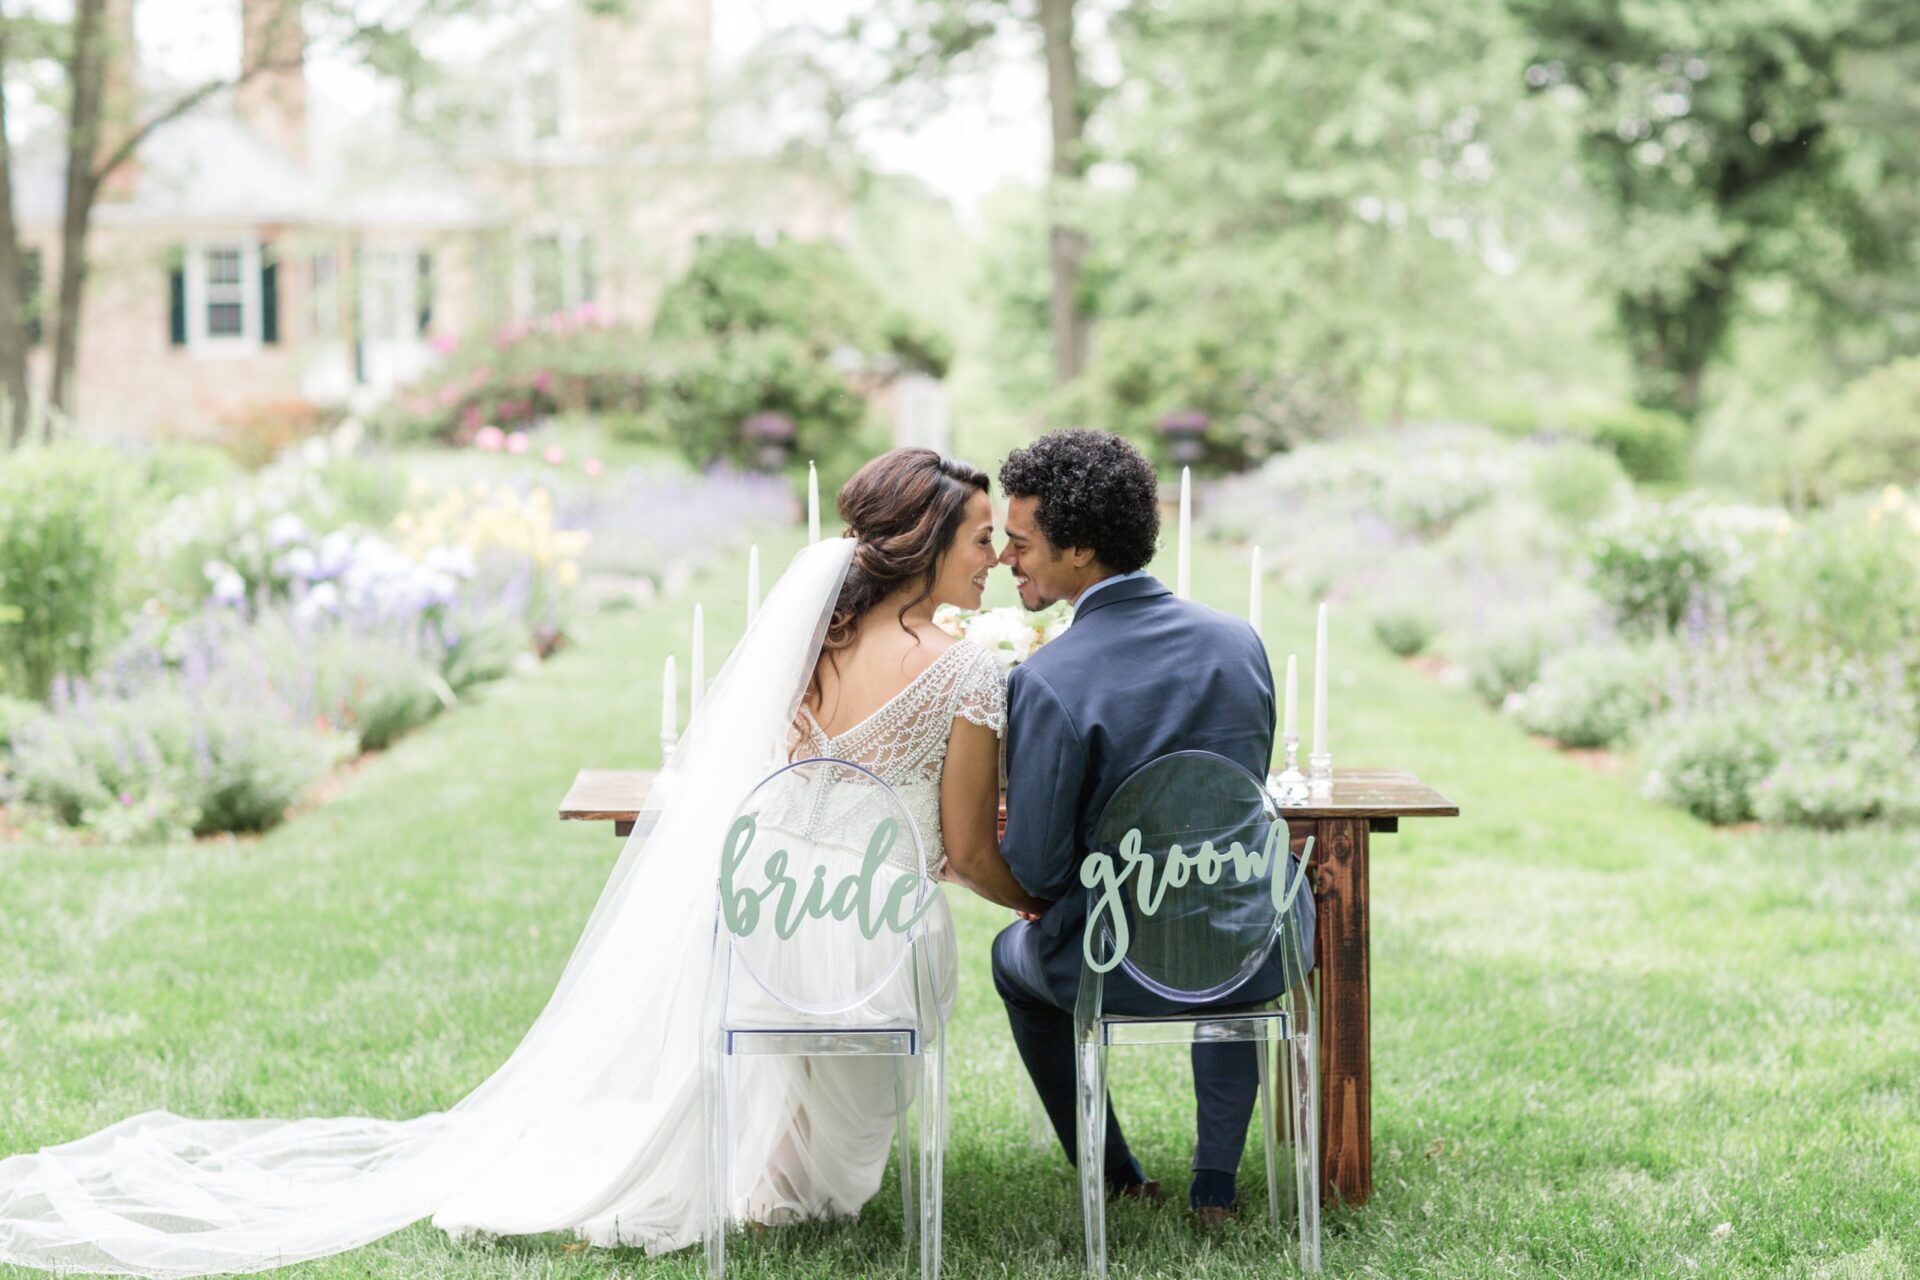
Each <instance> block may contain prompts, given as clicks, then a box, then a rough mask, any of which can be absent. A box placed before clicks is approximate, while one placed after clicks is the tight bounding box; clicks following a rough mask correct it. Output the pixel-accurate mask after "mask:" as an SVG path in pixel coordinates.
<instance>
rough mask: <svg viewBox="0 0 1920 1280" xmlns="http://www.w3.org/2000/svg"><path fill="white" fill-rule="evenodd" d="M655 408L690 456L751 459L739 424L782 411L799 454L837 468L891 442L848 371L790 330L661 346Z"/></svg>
mask: <svg viewBox="0 0 1920 1280" xmlns="http://www.w3.org/2000/svg"><path fill="white" fill-rule="evenodd" d="M658 368H659V382H658V384H657V391H658V395H657V397H656V403H655V411H656V412H657V413H658V414H659V416H660V420H661V424H662V427H663V429H664V433H665V435H666V436H667V438H668V439H669V440H671V441H672V442H673V444H674V445H675V446H676V447H677V448H679V450H680V451H681V452H682V453H683V454H684V455H685V456H686V457H687V458H688V459H689V460H691V461H693V462H696V463H700V464H706V463H709V462H713V461H717V460H725V461H728V462H732V463H735V464H737V465H746V464H747V463H749V462H751V461H752V457H751V454H752V448H751V445H750V443H749V442H748V441H747V440H746V438H745V437H743V436H742V435H741V433H740V424H741V423H742V422H744V421H746V420H747V419H748V418H749V417H751V416H753V415H754V414H757V413H766V412H772V413H779V414H784V415H785V416H786V417H788V418H789V419H791V420H792V421H793V424H794V457H796V458H806V459H813V460H816V461H818V462H820V464H821V470H823V471H828V470H838V466H837V465H829V463H830V462H831V463H834V464H838V463H841V462H844V461H845V460H847V459H848V458H849V457H851V456H855V455H867V454H871V453H876V452H879V451H880V450H881V449H884V448H885V445H884V443H883V442H882V441H881V440H880V438H879V435H878V433H877V432H876V431H874V430H873V429H871V428H870V427H869V426H868V421H867V406H866V402H865V401H864V400H862V399H861V398H860V397H859V396H858V395H856V394H854V392H853V391H852V390H851V389H850V388H849V387H848V385H847V381H846V378H845V377H844V376H843V375H842V374H841V373H840V372H839V371H838V370H836V369H834V368H833V367H832V365H830V364H829V363H827V362H826V361H825V360H824V359H822V358H821V357H819V356H817V355H815V354H813V353H812V352H810V351H809V350H808V349H807V346H806V344H805V343H804V342H802V341H801V340H800V339H798V338H796V337H794V336H792V335H790V334H785V333H779V332H767V333H756V334H749V335H743V336H740V337H735V338H730V339H727V340H724V341H711V340H708V341H694V342H690V343H685V344H682V345H679V346H676V347H674V348H672V349H671V350H662V351H661V352H659V365H658Z"/></svg>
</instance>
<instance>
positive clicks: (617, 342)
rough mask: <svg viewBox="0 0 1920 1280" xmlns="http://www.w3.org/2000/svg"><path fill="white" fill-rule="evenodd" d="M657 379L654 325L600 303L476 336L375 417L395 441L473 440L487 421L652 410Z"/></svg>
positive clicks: (519, 422) (511, 423)
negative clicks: (623, 317) (621, 316)
mask: <svg viewBox="0 0 1920 1280" xmlns="http://www.w3.org/2000/svg"><path fill="white" fill-rule="evenodd" d="M653 376H654V366H653V342H652V340H651V339H650V337H649V336H648V334H647V332H646V330H645V329H643V328H641V327H639V326H637V325H632V324H625V323H613V322H610V321H607V320H604V319H603V318H602V317H601V316H600V315H599V314H598V312H596V311H595V310H594V309H593V308H592V307H590V306H588V307H583V308H581V309H580V310H579V311H577V312H567V313H562V314H559V315H553V316H546V317H542V318H541V319H539V320H538V321H535V322H532V323H522V322H516V323H513V324H509V325H506V326H504V327H502V328H501V329H499V330H497V331H496V332H494V333H491V334H485V333H474V334H470V335H468V336H467V337H466V338H465V339H464V340H463V341H461V342H460V343H459V345H458V346H456V347H454V348H453V349H452V350H451V351H449V352H448V353H447V356H446V359H445V360H443V361H442V362H441V363H440V364H439V365H437V366H435V367H434V369H433V370H432V371H431V372H430V373H428V374H427V375H426V376H425V377H424V378H422V379H420V380H419V381H417V382H414V383H412V384H410V385H408V386H407V387H405V388H403V389H402V390H401V391H400V392H399V393H398V394H396V395H395V396H394V397H393V398H392V399H391V400H390V401H388V402H387V404H385V405H384V406H382V407H381V408H380V409H379V410H378V411H377V412H376V413H375V414H374V415H373V417H372V427H373V430H374V431H375V433H376V434H378V435H379V436H380V437H381V438H383V439H386V440H389V441H392V442H394V443H401V444H404V443H412V442H417V441H426V440H441V441H450V442H455V443H461V444H465V443H467V442H469V441H471V440H472V439H473V438H474V435H475V434H476V433H477V432H478V431H479V430H480V429H481V428H482V427H485V426H493V427H498V428H500V429H501V430H503V431H513V430H518V429H522V428H526V427H529V426H532V425H533V424H534V423H536V422H538V421H541V420H542V419H545V418H548V417H550V416H552V415H555V414H562V413H592V414H601V413H612V414H633V413H639V412H643V411H644V410H645V409H646V407H647V405H648V399H649V392H650V388H651V386H652V382H653Z"/></svg>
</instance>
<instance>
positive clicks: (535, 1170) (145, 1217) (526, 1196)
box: [0, 539, 1006, 1277]
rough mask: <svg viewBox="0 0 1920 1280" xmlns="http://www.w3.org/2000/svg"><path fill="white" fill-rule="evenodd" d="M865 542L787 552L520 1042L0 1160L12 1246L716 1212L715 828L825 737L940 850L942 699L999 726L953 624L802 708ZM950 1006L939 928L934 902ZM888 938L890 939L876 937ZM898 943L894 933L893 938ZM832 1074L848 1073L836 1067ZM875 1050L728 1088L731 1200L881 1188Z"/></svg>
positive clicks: (583, 1232)
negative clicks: (469, 1084) (433, 1070)
mask: <svg viewBox="0 0 1920 1280" xmlns="http://www.w3.org/2000/svg"><path fill="white" fill-rule="evenodd" d="M853 545H854V544H853V542H852V541H851V540H848V539H832V540H829V541H825V542H821V543H819V544H816V545H814V546H812V547H809V548H808V549H806V550H805V551H802V552H801V553H800V554H799V555H797V556H796V557H795V558H794V561H793V564H792V565H791V567H789V569H788V570H787V572H786V573H785V574H784V575H783V576H782V577H781V579H780V581H779V582H778V583H777V584H776V585H775V586H774V588H773V590H772V591H771V592H770V593H769V594H768V596H767V599H766V601H765V603H764V604H763V605H762V606H761V608H760V610H759V613H758V615H757V617H756V619H755V621H754V623H753V625H752V626H751V627H750V628H749V629H748V631H747V634H746V636H745V637H744V638H743V639H742V641H741V643H740V644H739V646H738V647H737V648H736V649H735V651H734V653H733V655H732V657H730V658H729V659H728V660H727V662H726V664H725V665H724V666H723V667H722V668H721V670H720V673H719V675H718V676H717V677H716V678H715V680H714V682H713V686H712V689H711V691H710V692H709V694H708V695H707V698H706V700H705V702H704V704H703V706H702V708H701V711H700V714H699V716H697V717H696V718H695V720H694V722H693V723H692V724H691V725H690V726H689V727H688V730H687V733H686V735H685V736H684V737H683V738H682V740H681V742H680V744H679V746H678V748H677V749H676V750H675V752H674V754H673V757H672V759H671V760H669V761H668V762H667V765H666V767H665V768H664V769H663V770H662V772H661V774H660V777H659V779H658V780H657V781H656V783H655V785H654V788H653V790H652V792H651V794H650V795H649V797H648V800H647V809H648V812H649V813H651V814H652V815H653V822H652V823H651V831H650V832H649V833H647V834H644V835H643V834H640V833H641V832H647V829H648V825H649V824H648V823H647V822H645V821H643V822H642V823H641V824H639V826H638V828H637V831H636V834H635V835H634V836H633V837H631V838H630V839H629V840H628V842H627V845H626V847H625V848H624V849H623V850H622V852H621V855H620V859H619V861H618V863H617V864H616V865H615V867H614V870H613V872H612V874H611V876H610V877H609V879H608V881H607V885H606V888H605V889H604V890H603V891H602V894H601V897H600V900H599V901H598V903H596V905H595V906H594V909H593V912H592V914H591V915H590V916H589V918H588V921H587V924H586V928H585V930H584V931H583V933H582V935H581V938H580V941H579V942H578V943H577V944H576V946H575V949H574V952H573V955H572V956H571V958H570V959H569V960H568V962H567V965H566V968H565V970H564V971H563V972H562V974H561V976H560V980H559V983H558V985H557V986H556V988H555V990H554V993H553V996H552V998H551V999H550V1000H549V1002H548V1004H547V1006H546V1008H545V1009H544V1010H543V1011H542V1012H541V1014H540V1016H539V1018H538V1019H536V1020H535V1022H534V1024H533V1026H532V1027H531V1028H530V1029H529V1030H528V1032H527V1034H526V1036H525V1037H524V1038H523V1039H522V1040H521V1042H520V1044H519V1046H518V1047H517V1048H516V1049H515V1050H514V1052H513V1054H512V1055H511V1056H510V1057H509V1058H508V1059H507V1061H506V1062H505V1063H504V1064H502V1066H501V1067H500V1068H499V1069H498V1070H497V1071H495V1072H494V1074H493V1075H492V1076H490V1077H489V1078H488V1079H487V1080H486V1081H485V1082H483V1083H482V1084H481V1085H480V1086H479V1087H478V1088H476V1089H475V1090H474V1091H473V1092H472V1093H470V1094H468V1095H467V1096H466V1097H465V1098H463V1099H462V1100H461V1101H460V1102H458V1103H457V1104H455V1105H454V1106H453V1107H451V1108H449V1109H448V1110H446V1111H443V1112H434V1113H431V1114H428V1115H423V1116H419V1117H416V1118H413V1119H407V1120H389V1119H377V1118H372V1117H337V1118H314V1119H295V1120H265V1119H262V1120H194V1119H187V1118H184V1117H181V1116H177V1115H173V1114H171V1113H169V1112H163V1111H150V1112H146V1113H144V1114H141V1115H137V1116H134V1117H132V1118H130V1119H127V1120H124V1121H122V1122H120V1123H119V1124H116V1125H113V1126H110V1127H109V1128H106V1129H103V1130H101V1131H100V1132H98V1133H95V1134H93V1135H91V1136H88V1137H85V1138H81V1139H79V1140H77V1141H74V1142H69V1143H65V1144H63V1145H60V1146H55V1147H48V1148H45V1149H43V1150H41V1151H40V1152H38V1153H35V1154H30V1155H17V1156H13V1157H10V1158H8V1159H5V1160H0V1262H11V1263H20V1264H24V1265H27V1266H32V1267H39V1268H44V1269H50V1270H52V1269H58V1270H63V1271H84V1272H102V1273H120V1274H129V1275H143V1276H156V1277H174V1276H197V1275H208V1274H216V1273H223V1272H252V1271H261V1270H265V1269H267V1268H270V1267H275V1266H280V1265H284V1264H287V1263H293V1262H299V1261H301V1260H304V1259H307V1258H314V1257H320V1256H323V1255H326V1254H332V1253H338V1252H341V1251H343V1250H346V1249H351V1248H355V1247H357V1246H359V1245H362V1244H365V1243H367V1242H369V1241H372V1240H375V1239H378V1238H379V1237H381V1236H384V1235H387V1234H390V1233H391V1232H394V1231H397V1230H399V1229H400V1228H402V1227H404V1226H406V1225H408V1224H409V1223H412V1222H416V1221H418V1220H420V1219H422V1218H429V1217H430V1218H431V1219H432V1220H433V1221H434V1223H435V1224H436V1225H438V1226H440V1227H442V1228H444V1229H445V1230H447V1231H449V1232H451V1233H453V1234H455V1235H456V1236H465V1235H476V1234H485V1235H524V1234H531V1233H536V1232H546V1231H570V1232H572V1233H574V1234H575V1235H576V1236H577V1237H578V1238H581V1239H585V1240H589V1241H592V1242H594V1243H596V1244H609V1245H610V1244H622V1245H638V1246H642V1247H645V1248H646V1249H648V1250H649V1251H652V1252H664V1251H667V1250H671V1249H678V1248H682V1247H685V1246H687V1245H690V1244H693V1243H695V1242H697V1241H698V1240H699V1239H700V1238H701V1236H702V1233H703V1231H704V1225H705V1213H706V1188H705V1160H704V1159H703V1156H702V1141H703V1132H702V1120H701V1107H700V1054H699V1035H700V1028H701V1017H702V1006H703V1001H704V996H705V984H706V978H707V972H706V971H707V968H708V958H709V956H710V954H711V951H712V946H711V942H712V938H713V928H714V921H715V907H716V902H717V897H716V888H717V881H718V863H719V850H720V848H721V845H722V842H723V839H724V836H725V833H726V827H727V824H728V821H729V819H730V817H731V815H732V814H733V812H734V811H735V809H736V808H737V807H738V806H739V805H740V803H741V801H742V800H743V799H744V798H745V797H746V796H747V795H748V793H749V792H751V791H752V790H753V788H754V786H755V784H756V783H757V782H758V781H759V780H760V779H761V778H762V777H763V776H765V775H766V774H767V773H769V772H771V771H772V770H773V769H775V768H777V767H778V766H779V765H780V764H782V763H784V762H785V761H787V760H789V759H796V758H800V757H803V756H807V755H834V756H839V757H841V758H846V759H851V760H853V761H854V762H855V763H859V764H863V765H866V766H867V767H868V768H871V769H872V770H873V771H874V772H875V773H877V774H878V775H879V776H880V777H881V778H882V779H884V780H885V781H887V782H888V783H889V784H891V785H892V786H893V787H894V788H895V790H896V791H897V792H898V794H899V795H900V797H901V799H902V801H903V802H904V803H905V804H906V805H907V807H908V810H909V812H910V813H911V814H912V816H913V817H914V819H915V822H916V824H917V825H918V826H919V829H920V835H921V844H922V847H923V850H924V855H925V857H926V858H927V859H928V862H929V869H930V870H937V869H938V865H939V864H940V863H941V862H942V861H943V860H944V854H943V852H942V846H941V840H940V823H939V779H940V771H941V766H942V765H943V763H944V760H945V748H946V741H947V736H948V733H949V732H950V730H951V726H952V722H953V719H954V718H955V717H956V716H959V717H965V718H967V719H969V720H972V721H974V722H976V723H979V724H984V725H987V726H989V727H991V728H993V729H994V731H995V732H1001V731H1002V728H1003V725H1004V717H1005V696H1006V694H1005V680H1004V677H1003V676H1002V674H1001V672H1000V669H999V666H998V664H997V663H996V662H995V660H994V659H993V658H992V656H991V655H989V654H987V653H986V651H985V650H983V649H980V648H979V647H978V646H975V645H972V644H969V643H967V642H965V641H961V642H958V643H956V644H955V645H954V646H953V647H952V648H951V649H949V650H948V651H947V652H945V653H943V654H941V655H940V657H939V658H937V659H936V660H935V661H934V662H933V664H932V665H930V666H929V667H928V668H927V669H926V670H925V671H924V672H922V673H921V675H920V676H919V677H918V678H917V679H916V680H914V682H913V683H912V684H910V685H909V686H907V688H905V689H903V690H902V691H901V692H900V693H899V694H898V695H896V697H895V698H894V699H893V700H892V701H890V702H889V703H887V704H886V705H885V706H883V707H882V708H881V709H880V710H879V711H877V712H876V713H875V714H874V715H873V716H871V717H869V718H868V719H867V721H865V722H863V723H861V724H859V725H857V726H855V727H854V728H852V729H850V730H848V731H847V732H846V733H843V734H840V735H838V736H836V737H833V738H828V737H826V735H825V734H824V733H823V732H822V731H821V730H820V728H819V726H818V725H817V724H815V723H814V722H813V720H812V718H811V717H810V716H809V715H807V714H806V712H805V711H804V710H803V709H802V707H801V697H802V694H803V693H804V692H805V689H806V687H807V684H808V681H809V678H810V676H811V673H812V670H813V666H814V663H815V661H816V660H817V658H818V655H819V652H820V644H821V638H822V637H823V636H824V634H825V631H826V625H827V621H828V619H829V617H830V616H831V613H832V608H833V604H834V601H835V600H836V598H837V597H838V595H839V590H840V584H841V581H842V579H843V578H844V576H845V574H846V570H847V565H848V563H849V561H850V559H851V555H852V550H853ZM927 924H928V928H929V935H928V936H929V938H930V940H931V941H932V943H933V945H934V947H935V952H934V954H935V955H936V957H938V958H940V959H942V960H943V962H944V966H943V967H944V974H943V976H942V978H941V980H940V981H939V982H938V984H937V986H938V988H939V999H940V1001H941V1004H942V1011H943V1014H944V1013H946V1012H950V1011H951V1009H952V1005H953V998H954V974H955V963H954V960H955V956H954V943H953V928H952V920H951V917H950V915H949V914H948V911H947V906H946V902H945V899H944V898H940V899H939V900H938V901H937V902H936V903H935V904H934V907H933V910H932V912H931V913H930V914H929V915H928V917H927ZM881 945H887V943H886V942H885V939H884V935H883V941H882V944H881ZM891 945H893V946H896V947H897V945H898V942H897V940H894V941H893V942H892V944H891ZM843 1067H844V1069H842V1068H843ZM874 1069H875V1067H874V1066H873V1065H872V1064H871V1063H861V1062H859V1061H858V1060H852V1059H849V1060H844V1061H843V1062H841V1063H835V1064H814V1065H807V1064H806V1063H805V1061H804V1060H801V1061H797V1062H792V1063H784V1064H777V1065H773V1066H768V1067H767V1068H766V1069H764V1070H756V1072H755V1073H753V1074H750V1075H748V1076H746V1077H745V1078H744V1079H743V1080H742V1082H741V1087H740V1090H739V1092H738V1093H737V1094H736V1096H735V1103H734V1105H735V1110H734V1123H733V1131H734V1132H735V1134H736V1135H738V1142H737V1145H736V1148H735V1150H734V1152H733V1156H732V1161H731V1164H732V1168H733V1169H734V1171H735V1173H736V1178H735V1182H736V1186H735V1187H734V1188H730V1192H729V1198H730V1201H731V1203H732V1206H733V1213H734V1216H735V1217H736V1218H739V1219H742V1220H748V1219H750V1220H755V1221H779V1220H783V1219H784V1218H785V1217H788V1216H802V1217H814V1216H830V1215H836V1214H843V1213H851V1212H854V1211H857V1210H858V1208H859V1207H860V1205H861V1204H862V1203H863V1202H864V1201H865V1200H866V1199H867V1198H869V1197H870V1196H871V1195H872V1194H873V1193H874V1191H875V1190H876V1189H877V1188H878V1186H879V1183H880V1178H881V1175H882V1172H883V1170H884V1167H885V1165H886V1163H887V1156H888V1144H889V1141H890V1139H891V1137H892V1133H893V1112H892V1110H891V1108H892V1105H893V1096H892V1092H891V1090H890V1089H878V1088H875V1087H873V1086H872V1082H870V1081H867V1080H866V1079H865V1078H864V1075H863V1073H865V1072H870V1071H872V1070H874Z"/></svg>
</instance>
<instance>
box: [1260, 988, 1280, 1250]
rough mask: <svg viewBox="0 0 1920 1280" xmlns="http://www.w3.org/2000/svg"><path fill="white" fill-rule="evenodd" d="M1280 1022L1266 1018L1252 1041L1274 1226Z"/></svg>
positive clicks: (1277, 1221) (1277, 1208)
mask: <svg viewBox="0 0 1920 1280" xmlns="http://www.w3.org/2000/svg"><path fill="white" fill-rule="evenodd" d="M1278 1026H1279V1024H1278V1023H1277V1022H1274V1021H1271V1020H1269V1021H1268V1022H1266V1023H1265V1024H1264V1025H1263V1026H1262V1028H1261V1032H1260V1038H1259V1039H1258V1040H1256V1041H1254V1048H1255V1049H1256V1050H1257V1051H1258V1053H1259V1062H1260V1149H1261V1152H1262V1154H1263V1155H1264V1156H1265V1157H1266V1162H1267V1216H1268V1218H1269V1219H1270V1220H1271V1221H1272V1222H1273V1224H1274V1225H1275V1226H1278V1225H1280V1176H1279V1174H1280V1163H1279V1160H1278V1153H1277V1151H1276V1150H1275V1148H1276V1146H1277V1145H1278V1133H1279V1128H1280V1110H1279V1108H1278V1107H1277V1106H1275V1105H1274V1104H1275V1102H1276V1101H1277V1092H1276V1090H1275V1088H1274V1074H1275V1072H1276V1071H1278V1070H1279V1066H1280V1059H1281V1058H1282V1057H1283V1056H1284V1052H1283V1050H1282V1049H1281V1047H1280V1044H1279V1041H1278V1040H1277V1039H1276V1038H1275V1031H1276V1030H1277V1028H1278Z"/></svg>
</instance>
